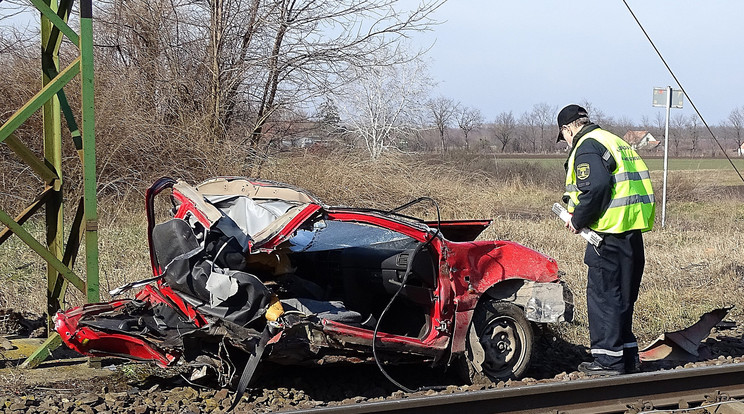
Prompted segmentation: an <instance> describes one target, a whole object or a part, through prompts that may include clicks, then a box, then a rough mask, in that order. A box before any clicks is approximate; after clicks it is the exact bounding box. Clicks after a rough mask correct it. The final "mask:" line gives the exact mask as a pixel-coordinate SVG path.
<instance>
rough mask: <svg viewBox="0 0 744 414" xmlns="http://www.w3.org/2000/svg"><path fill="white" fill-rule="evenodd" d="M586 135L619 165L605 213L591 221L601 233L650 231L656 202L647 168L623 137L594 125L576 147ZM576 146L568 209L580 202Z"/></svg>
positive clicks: (568, 180)
mask: <svg viewBox="0 0 744 414" xmlns="http://www.w3.org/2000/svg"><path fill="white" fill-rule="evenodd" d="M586 139H594V140H596V141H597V142H599V143H600V144H602V145H603V146H604V147H605V148H607V150H608V152H609V153H610V155H611V156H612V157H613V158H614V160H615V164H616V165H617V167H616V168H615V171H612V172H611V173H612V190H611V195H610V204H609V206H608V207H607V210H606V211H605V212H604V213H603V214H602V216H601V217H600V218H599V219H598V220H597V221H596V222H595V223H592V224H590V225H589V228H591V229H592V230H594V231H598V232H601V233H615V234H617V233H624V232H626V231H630V230H642V231H648V230H651V229H652V228H653V225H654V215H655V210H656V207H655V203H654V191H653V189H652V188H651V176H650V175H649V172H648V168H646V164H645V163H644V162H643V160H642V159H641V157H640V156H638V153H637V152H636V151H635V150H634V149H633V148H632V147H631V146H630V145H629V144H628V143H627V142H625V141H623V140H622V139H620V137H618V136H616V135H614V134H612V133H610V132H607V131H604V130H602V129H595V130H593V131H590V132H589V133H587V134H586V135H584V136H583V137H581V139H579V141H578V142H577V143H576V149H577V148H578V147H579V146H580V145H581V144H582V143H583V142H584V140H586ZM576 149H574V150H573V151H572V152H571V155H570V157H569V159H568V170H567V171H566V192H565V194H564V196H567V197H568V200H569V201H568V211H569V212H570V213H573V212H574V210H575V208H576V206H578V205H579V194H581V191H580V190H579V188H578V187H577V185H576V173H575V171H574V164H575V156H576Z"/></svg>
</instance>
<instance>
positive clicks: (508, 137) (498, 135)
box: [493, 111, 517, 152]
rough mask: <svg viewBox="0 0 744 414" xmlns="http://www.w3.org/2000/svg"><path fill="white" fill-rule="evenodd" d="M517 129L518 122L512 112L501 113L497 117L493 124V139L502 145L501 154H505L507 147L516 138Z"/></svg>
mask: <svg viewBox="0 0 744 414" xmlns="http://www.w3.org/2000/svg"><path fill="white" fill-rule="evenodd" d="M516 129H517V121H516V119H514V114H513V113H512V112H511V111H509V112H501V113H500V114H498V115H497V116H496V120H495V121H494V124H493V137H494V138H495V139H496V140H497V141H499V142H500V143H501V152H504V150H505V149H506V146H507V145H508V144H509V142H511V141H512V139H513V138H514V137H515V136H516V134H515V132H516Z"/></svg>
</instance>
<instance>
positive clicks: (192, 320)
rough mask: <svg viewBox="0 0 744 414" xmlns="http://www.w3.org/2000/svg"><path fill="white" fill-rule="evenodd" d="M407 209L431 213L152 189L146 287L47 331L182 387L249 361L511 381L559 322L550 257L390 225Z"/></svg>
mask: <svg viewBox="0 0 744 414" xmlns="http://www.w3.org/2000/svg"><path fill="white" fill-rule="evenodd" d="M165 195H169V196H170V203H166V198H165ZM156 200H158V202H156ZM419 202H422V203H423V202H426V203H432V205H433V206H434V207H436V205H435V203H433V201H432V200H431V199H419V200H415V201H413V202H411V203H407V204H405V205H403V206H401V207H399V208H397V209H394V210H391V211H380V210H373V209H359V208H347V207H331V206H326V205H324V204H323V203H321V202H320V201H319V200H317V199H316V198H315V197H313V196H312V195H311V194H309V193H308V192H306V191H303V190H301V189H297V188H293V187H291V186H288V185H284V184H279V183H274V182H267V181H258V180H249V179H245V178H216V179H212V180H209V181H206V182H204V183H202V184H199V185H197V186H195V187H192V186H190V185H188V184H186V183H184V182H182V181H178V182H177V181H175V180H172V179H170V178H162V179H160V180H158V181H157V182H156V183H155V184H154V185H153V186H152V187H151V188H150V189H149V190H148V191H147V195H146V209H147V217H148V239H149V245H150V258H151V262H152V268H153V272H154V276H155V277H153V278H151V279H148V280H145V281H142V282H137V283H130V284H129V285H127V286H124V287H122V288H119V289H116V291H114V292H112V295H114V297H118V295H119V294H121V293H123V292H126V291H130V290H134V289H135V288H137V289H140V288H141V289H140V290H139V291H138V293H136V294H135V295H134V297H133V298H132V299H118V300H114V301H111V302H108V303H98V304H88V305H83V306H81V307H76V308H72V309H69V310H66V311H61V312H59V313H58V314H57V315H56V330H57V332H58V333H59V334H60V335H61V337H62V339H63V340H64V342H65V343H66V344H67V346H68V347H70V348H72V349H74V350H76V351H78V352H80V353H82V354H86V355H93V356H118V357H124V358H129V359H133V360H143V361H154V362H156V363H158V364H160V365H163V366H166V365H171V364H174V363H176V362H177V361H181V362H184V363H188V364H190V366H193V367H194V370H193V374H192V377H191V379H192V380H196V379H198V378H199V377H203V376H205V375H206V374H211V375H212V376H214V377H216V378H217V381H218V382H219V385H222V386H225V385H229V384H232V385H234V380H235V378H236V377H237V376H238V375H239V374H240V372H241V370H243V373H244V375H243V377H250V375H251V374H248V375H246V374H245V372H247V371H252V370H253V369H254V368H255V365H256V364H257V363H258V361H259V360H260V361H273V362H276V363H280V364H308V363H327V362H337V361H346V362H375V361H377V362H378V364H379V363H380V361H381V360H382V361H384V363H385V364H394V363H403V362H419V363H426V364H430V365H432V366H434V365H446V366H449V367H450V368H452V367H456V368H457V369H458V372H461V373H463V374H464V375H465V377H466V378H465V379H471V380H472V379H474V378H475V377H476V376H482V375H484V376H486V377H488V378H489V379H491V380H501V379H506V378H515V377H519V376H520V375H522V374H524V372H525V371H526V370H527V368H528V366H529V363H530V358H531V354H532V342H533V326H532V325H533V324H534V323H551V322H560V321H569V320H571V319H572V311H573V306H572V297H571V293H570V291H569V290H568V289H567V288H566V287H565V285H564V284H563V283H562V282H561V280H560V278H559V271H558V266H557V264H556V262H555V260H553V259H552V258H550V257H547V256H545V255H543V254H541V253H538V252H536V251H534V250H531V249H529V248H527V247H524V246H521V245H519V244H517V243H514V242H509V241H499V240H497V241H474V240H475V238H477V237H478V235H479V234H480V233H481V232H482V231H483V230H484V229H485V228H486V227H487V226H488V225H489V224H490V220H471V221H467V220H461V221H443V220H436V221H422V220H419V219H416V218H414V217H410V216H406V215H404V214H402V212H403V211H404V210H405V209H406V208H408V207H410V206H411V205H413V204H416V203H419ZM166 204H167V208H165V209H163V210H166V211H156V210H157V209H156V205H158V206H162V205H166ZM434 207H432V208H434ZM437 209H438V208H437ZM164 213H165V214H164ZM437 216H438V210H437ZM251 365H252V366H251ZM243 367H245V368H243ZM249 367H250V368H249Z"/></svg>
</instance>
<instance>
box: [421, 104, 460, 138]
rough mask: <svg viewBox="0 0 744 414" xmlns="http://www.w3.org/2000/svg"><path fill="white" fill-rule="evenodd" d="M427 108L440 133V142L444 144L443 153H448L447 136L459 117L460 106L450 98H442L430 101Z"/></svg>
mask: <svg viewBox="0 0 744 414" xmlns="http://www.w3.org/2000/svg"><path fill="white" fill-rule="evenodd" d="M426 107H427V109H428V110H429V114H430V115H431V119H432V121H434V126H435V127H436V128H437V132H438V133H439V140H440V141H441V143H442V152H444V151H447V144H446V142H445V135H446V132H447V128H448V127H449V126H450V124H451V123H452V121H453V120H454V119H455V116H456V115H457V111H458V109H459V104H458V103H457V102H455V101H454V100H452V99H450V98H445V97H443V96H440V97H438V98H433V99H430V100H429V101H428V102H427V103H426Z"/></svg>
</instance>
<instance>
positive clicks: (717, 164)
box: [494, 155, 744, 175]
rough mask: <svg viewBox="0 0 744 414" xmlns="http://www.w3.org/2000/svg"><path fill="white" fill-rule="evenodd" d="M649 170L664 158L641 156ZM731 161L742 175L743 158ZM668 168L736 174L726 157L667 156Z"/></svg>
mask: <svg viewBox="0 0 744 414" xmlns="http://www.w3.org/2000/svg"><path fill="white" fill-rule="evenodd" d="M643 160H644V161H645V162H646V165H647V166H648V168H649V170H662V169H663V168H664V159H663V158H661V157H658V156H655V157H643ZM732 161H733V163H734V165H735V166H736V168H738V169H739V171H741V172H742V174H743V175H744V158H732ZM494 162H496V163H505V162H506V163H508V162H528V163H537V164H540V165H542V166H545V167H548V168H552V167H562V166H563V164H564V163H565V162H566V157H527V156H525V157H519V156H508V157H500V156H498V155H496V156H494ZM667 163H668V168H669V170H670V171H679V170H729V171H730V172H731V173H732V174H734V175H736V173H735V171H734V169H733V168H732V167H731V162H729V160H727V159H726V158H671V157H670V158H669V159H668V160H667Z"/></svg>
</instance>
